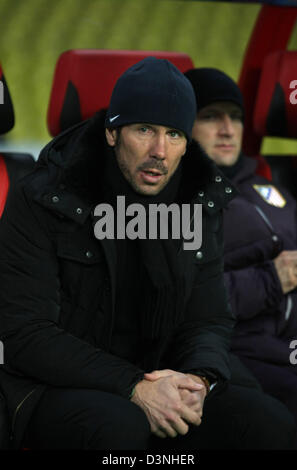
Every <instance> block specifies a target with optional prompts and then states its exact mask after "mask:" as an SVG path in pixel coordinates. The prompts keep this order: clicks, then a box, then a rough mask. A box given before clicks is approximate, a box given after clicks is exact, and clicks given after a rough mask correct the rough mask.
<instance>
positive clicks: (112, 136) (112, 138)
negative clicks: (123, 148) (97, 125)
mask: <svg viewBox="0 0 297 470" xmlns="http://www.w3.org/2000/svg"><path fill="white" fill-rule="evenodd" d="M105 136H106V140H107V143H108V144H109V145H110V146H111V147H114V146H115V145H116V141H117V130H116V129H107V128H106V129H105Z"/></svg>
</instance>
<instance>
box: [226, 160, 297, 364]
mask: <svg viewBox="0 0 297 470" xmlns="http://www.w3.org/2000/svg"><path fill="white" fill-rule="evenodd" d="M256 165H257V162H256V160H254V159H252V158H248V157H243V162H242V165H241V168H240V170H239V171H237V172H236V174H235V176H234V177H233V178H232V182H233V183H234V184H235V185H236V187H237V189H238V190H239V195H237V196H236V198H234V199H233V200H232V201H231V203H230V204H229V205H228V207H227V208H226V210H225V211H224V240H225V282H226V287H227V290H228V292H229V295H230V303H231V306H232V310H233V311H234V313H235V314H236V317H237V320H238V321H237V323H236V327H235V329H234V338H233V339H232V349H233V351H234V352H235V353H236V354H238V355H240V356H242V357H249V358H254V359H258V360H260V361H263V362H268V363H271V364H276V365H277V364H278V365H286V366H290V362H289V356H290V352H291V350H290V347H289V345H290V340H292V339H294V338H297V292H296V289H294V290H293V291H292V292H290V293H288V294H286V295H284V294H283V292H282V288H281V284H280V281H279V278H278V275H277V272H276V269H275V266H274V263H273V259H274V258H276V256H277V255H278V254H279V253H280V252H281V251H282V250H296V249H297V214H296V209H297V206H296V201H295V199H294V198H293V197H292V196H291V195H290V194H289V193H288V191H286V190H285V189H284V188H279V187H276V186H275V185H273V184H272V183H271V182H270V181H268V180H266V179H265V178H263V177H262V176H259V175H256V174H255V171H256ZM293 369H294V367H292V370H293ZM295 370H296V367H295Z"/></svg>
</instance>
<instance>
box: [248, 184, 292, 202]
mask: <svg viewBox="0 0 297 470" xmlns="http://www.w3.org/2000/svg"><path fill="white" fill-rule="evenodd" d="M253 188H254V189H255V190H256V191H257V193H259V194H260V196H261V197H262V198H263V199H264V201H266V202H267V203H268V204H271V205H272V206H275V207H284V206H285V205H286V203H287V201H286V199H285V198H284V197H283V196H282V194H281V193H280V192H279V190H278V189H276V187H275V186H273V185H272V184H253Z"/></svg>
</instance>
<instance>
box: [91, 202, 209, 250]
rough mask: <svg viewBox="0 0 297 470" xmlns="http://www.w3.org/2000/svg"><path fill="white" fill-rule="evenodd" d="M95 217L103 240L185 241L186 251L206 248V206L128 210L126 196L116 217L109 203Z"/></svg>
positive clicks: (130, 207)
mask: <svg viewBox="0 0 297 470" xmlns="http://www.w3.org/2000/svg"><path fill="white" fill-rule="evenodd" d="M94 215H95V216H96V217H99V220H98V221H97V222H96V223H95V226H94V233H95V237H96V238H98V239H99V240H103V239H105V238H107V239H110V240H113V239H115V238H116V239H124V238H126V237H127V238H129V239H130V240H135V239H137V238H139V239H147V238H148V239H150V240H156V239H157V238H159V239H165V240H167V239H168V238H172V239H177V240H178V239H181V238H182V239H183V248H184V250H199V248H200V247H201V245H202V204H181V205H180V206H179V205H178V204H176V203H172V204H170V205H169V206H167V205H166V204H164V203H160V204H148V206H143V205H142V204H140V203H133V204H129V205H128V206H127V207H126V204H125V196H117V205H116V216H115V213H114V208H113V206H111V205H110V204H108V203H101V204H98V205H97V206H96V207H95V210H94ZM127 217H129V220H128V221H127ZM131 217H133V218H132V219H131Z"/></svg>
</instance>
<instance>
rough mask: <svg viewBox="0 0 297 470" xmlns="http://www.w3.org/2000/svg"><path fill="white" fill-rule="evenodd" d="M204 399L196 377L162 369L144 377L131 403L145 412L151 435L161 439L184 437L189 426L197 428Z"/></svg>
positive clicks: (200, 383)
mask: <svg viewBox="0 0 297 470" xmlns="http://www.w3.org/2000/svg"><path fill="white" fill-rule="evenodd" d="M205 395H206V388H205V385H204V384H203V381H202V380H201V379H200V378H199V377H198V376H195V375H192V374H183V373H181V372H176V371H173V370H170V369H164V370H156V371H153V372H151V373H147V374H145V376H144V380H142V381H141V382H139V383H138V384H137V385H136V387H135V393H134V395H133V397H132V398H131V401H132V402H133V403H135V404H136V405H138V406H140V407H141V408H142V409H143V411H144V412H145V414H146V416H147V419H148V421H149V423H150V426H151V431H152V433H153V434H155V435H156V436H158V437H161V438H165V437H167V436H169V437H176V436H177V435H178V434H182V435H184V434H186V433H187V432H188V430H189V424H193V425H196V426H199V424H200V423H201V418H202V411H203V403H204V398H205Z"/></svg>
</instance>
